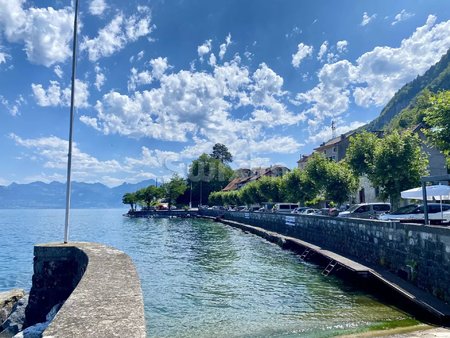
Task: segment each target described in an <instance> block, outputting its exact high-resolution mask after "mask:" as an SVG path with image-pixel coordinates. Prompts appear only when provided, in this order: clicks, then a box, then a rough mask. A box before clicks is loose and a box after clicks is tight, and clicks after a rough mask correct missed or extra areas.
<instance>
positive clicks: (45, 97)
mask: <svg viewBox="0 0 450 338" xmlns="http://www.w3.org/2000/svg"><path fill="white" fill-rule="evenodd" d="M31 89H32V90H33V95H34V98H35V100H36V103H37V104H38V105H39V106H41V107H58V106H63V107H69V106H70V95H71V89H70V86H69V87H67V88H61V85H60V83H59V82H58V81H50V85H49V86H48V88H47V89H45V88H44V87H43V86H42V84H35V83H33V84H31ZM88 98H89V90H88V85H87V83H85V82H83V81H81V80H78V79H76V80H75V99H74V100H75V106H76V107H79V108H86V107H89V103H88Z"/></svg>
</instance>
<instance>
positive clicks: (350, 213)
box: [338, 203, 391, 219]
mask: <svg viewBox="0 0 450 338" xmlns="http://www.w3.org/2000/svg"><path fill="white" fill-rule="evenodd" d="M390 210H391V205H390V204H389V203H361V204H354V205H352V206H351V207H350V208H349V209H348V210H346V211H342V212H340V213H339V215H338V217H353V218H370V219H376V218H378V216H380V215H381V214H384V213H387V212H389V211H390Z"/></svg>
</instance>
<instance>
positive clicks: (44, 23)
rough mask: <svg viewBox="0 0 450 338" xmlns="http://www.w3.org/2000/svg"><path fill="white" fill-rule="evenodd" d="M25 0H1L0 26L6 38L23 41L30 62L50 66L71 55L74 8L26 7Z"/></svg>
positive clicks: (12, 40)
mask: <svg viewBox="0 0 450 338" xmlns="http://www.w3.org/2000/svg"><path fill="white" fill-rule="evenodd" d="M24 2H25V1H24V0H19V1H11V0H0V29H1V30H2V31H3V33H4V35H5V37H6V39H7V40H8V41H9V42H13V43H23V44H24V50H25V53H26V54H27V58H28V60H29V61H30V62H32V63H35V64H40V65H44V66H47V67H50V66H52V65H53V64H55V63H59V62H64V61H65V60H66V59H68V58H69V57H70V56H71V47H70V41H71V40H72V33H73V13H72V9H71V8H63V9H59V10H55V9H54V8H52V7H48V8H35V7H30V8H29V9H24V8H23V7H22V6H23V4H24Z"/></svg>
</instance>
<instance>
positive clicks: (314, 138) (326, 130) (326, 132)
mask: <svg viewBox="0 0 450 338" xmlns="http://www.w3.org/2000/svg"><path fill="white" fill-rule="evenodd" d="M366 123H367V122H360V121H353V122H351V123H349V124H340V125H339V124H338V125H337V127H336V130H335V135H342V134H345V133H347V132H349V131H351V130H355V129H358V128H359V127H362V126H363V125H365V124H366ZM332 137H333V131H332V130H331V127H322V128H321V129H320V130H315V131H314V133H313V134H312V135H311V136H310V137H309V138H308V140H307V143H313V144H317V143H319V142H323V140H329V139H331V138H332Z"/></svg>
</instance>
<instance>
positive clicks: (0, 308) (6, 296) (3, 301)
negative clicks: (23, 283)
mask: <svg viewBox="0 0 450 338" xmlns="http://www.w3.org/2000/svg"><path fill="white" fill-rule="evenodd" d="M23 296H25V290H22V289H13V290H10V291H6V292H0V324H3V322H4V321H5V320H6V319H7V318H8V317H9V315H10V314H11V312H12V310H13V308H14V305H16V303H17V302H18V301H19V299H21V298H22V297H23ZM0 332H1V330H0Z"/></svg>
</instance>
